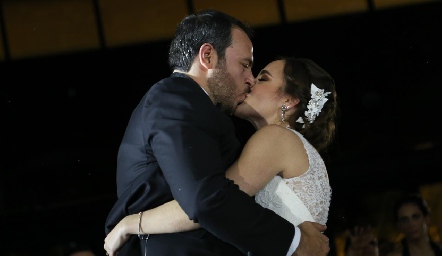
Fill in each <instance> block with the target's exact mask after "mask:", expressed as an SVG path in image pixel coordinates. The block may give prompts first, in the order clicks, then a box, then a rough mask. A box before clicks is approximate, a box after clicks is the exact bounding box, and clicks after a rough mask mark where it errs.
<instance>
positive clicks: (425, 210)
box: [394, 193, 430, 221]
mask: <svg viewBox="0 0 442 256" xmlns="http://www.w3.org/2000/svg"><path fill="white" fill-rule="evenodd" d="M406 204H414V205H416V206H417V207H418V208H419V209H420V210H421V212H422V214H423V215H424V217H427V216H429V215H430V208H429V207H428V205H427V202H426V201H425V200H424V199H423V198H422V196H421V195H420V194H418V193H406V194H403V195H402V196H401V197H400V198H399V199H398V200H397V201H396V202H395V204H394V220H395V221H398V217H399V216H398V213H399V209H400V208H401V207H402V206H403V205H406Z"/></svg>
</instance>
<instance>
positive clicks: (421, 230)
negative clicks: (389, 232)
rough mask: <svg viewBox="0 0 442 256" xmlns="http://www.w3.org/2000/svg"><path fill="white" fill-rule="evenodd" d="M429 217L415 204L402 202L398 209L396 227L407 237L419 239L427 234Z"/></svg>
mask: <svg viewBox="0 0 442 256" xmlns="http://www.w3.org/2000/svg"><path fill="white" fill-rule="evenodd" d="M428 223H429V217H428V216H424V214H423V213H422V211H421V210H420V209H419V207H418V206H417V205H415V204H412V203H409V204H404V205H403V206H401V207H400V208H399V210H398V223H397V225H398V227H399V229H400V230H401V231H402V232H403V233H404V234H405V236H406V237H407V238H408V239H413V240H414V239H419V238H421V237H422V236H426V235H427V224H428Z"/></svg>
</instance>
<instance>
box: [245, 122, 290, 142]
mask: <svg viewBox="0 0 442 256" xmlns="http://www.w3.org/2000/svg"><path fill="white" fill-rule="evenodd" d="M287 138H298V136H297V135H296V134H295V133H293V132H292V131H290V130H289V129H287V128H285V127H282V126H280V125H276V124H269V125H266V126H264V127H262V128H261V129H259V130H258V131H256V132H255V133H254V134H253V135H252V137H251V139H259V140H270V141H275V142H278V143H281V142H283V141H287Z"/></svg>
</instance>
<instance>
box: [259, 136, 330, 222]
mask: <svg viewBox="0 0 442 256" xmlns="http://www.w3.org/2000/svg"><path fill="white" fill-rule="evenodd" d="M289 130H291V131H293V132H294V133H295V134H297V135H298V136H299V138H301V141H302V142H303V143H304V148H305V150H306V151H307V155H308V159H309V163H310V166H309V169H308V170H307V171H306V172H305V173H304V174H302V175H300V176H299V177H293V178H288V179H283V178H281V177H280V176H275V178H273V179H272V181H270V182H269V183H268V184H267V185H266V186H265V187H264V188H263V189H262V190H260V191H258V193H256V195H255V201H256V202H257V203H258V204H260V205H261V206H263V207H265V208H268V209H270V210H273V211H274V212H275V213H277V214H278V215H280V216H281V217H283V218H284V219H286V220H288V221H290V222H291V223H293V224H294V225H295V226H297V225H299V224H300V223H302V222H304V221H314V222H318V223H321V224H323V225H325V224H326V222H327V218H328V211H329V207H330V200H331V187H330V184H329V180H328V174H327V169H326V167H325V164H324V161H323V160H322V157H321V156H320V155H319V153H318V152H317V151H316V149H315V148H314V147H313V146H312V145H311V144H310V143H309V142H308V141H307V140H306V139H305V138H304V136H302V134H300V133H299V132H297V131H295V130H292V129H289Z"/></svg>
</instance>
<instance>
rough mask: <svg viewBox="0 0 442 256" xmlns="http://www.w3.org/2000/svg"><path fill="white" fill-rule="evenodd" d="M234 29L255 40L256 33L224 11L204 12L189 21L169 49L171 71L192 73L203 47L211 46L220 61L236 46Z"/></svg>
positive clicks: (181, 24)
mask: <svg viewBox="0 0 442 256" xmlns="http://www.w3.org/2000/svg"><path fill="white" fill-rule="evenodd" d="M232 28H239V29H241V30H243V31H244V32H245V33H246V34H247V35H248V36H249V38H252V33H253V32H252V29H251V28H250V27H248V26H247V25H246V24H244V23H243V22H241V21H240V20H238V19H236V18H234V17H232V16H230V15H228V14H226V13H223V12H220V11H216V10H210V9H209V10H203V11H200V12H198V13H194V14H190V15H188V16H187V17H185V18H184V19H183V20H182V21H181V22H180V23H179V24H178V26H177V28H176V31H175V37H174V38H173V39H172V42H171V44H170V48H169V67H170V69H171V70H172V71H173V70H175V69H178V70H180V71H183V72H188V71H189V70H190V66H191V65H192V62H193V60H194V59H195V57H196V55H197V54H198V51H199V49H200V47H201V45H203V44H205V43H210V44H212V45H213V47H214V48H215V50H216V52H217V54H218V57H219V60H224V57H225V52H226V48H227V47H228V46H229V45H231V43H232Z"/></svg>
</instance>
